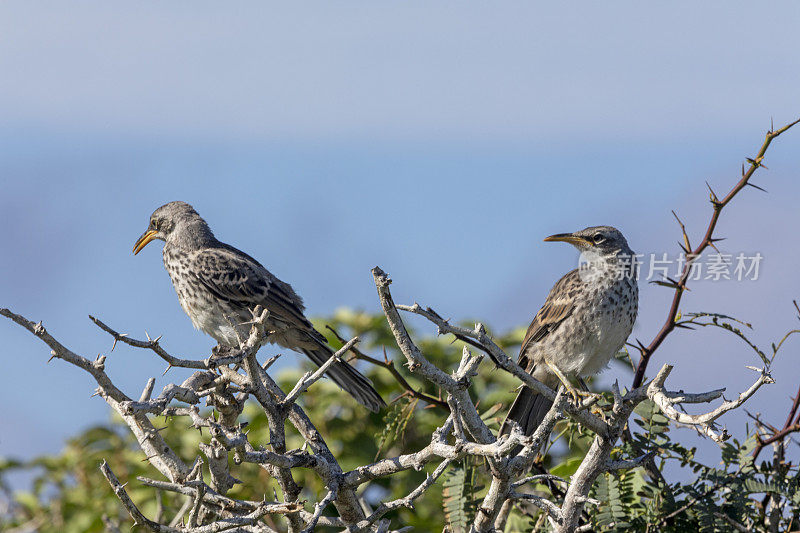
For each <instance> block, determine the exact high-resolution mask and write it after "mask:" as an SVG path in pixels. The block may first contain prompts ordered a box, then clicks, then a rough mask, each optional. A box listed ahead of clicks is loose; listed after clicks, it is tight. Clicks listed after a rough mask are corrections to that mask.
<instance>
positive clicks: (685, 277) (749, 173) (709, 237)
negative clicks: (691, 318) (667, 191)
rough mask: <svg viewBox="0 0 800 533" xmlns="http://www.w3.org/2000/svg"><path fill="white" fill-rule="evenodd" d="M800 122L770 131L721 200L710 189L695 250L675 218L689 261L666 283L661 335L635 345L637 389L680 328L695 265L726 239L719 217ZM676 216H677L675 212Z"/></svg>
mask: <svg viewBox="0 0 800 533" xmlns="http://www.w3.org/2000/svg"><path fill="white" fill-rule="evenodd" d="M798 123H800V119H797V120H795V121H794V122H791V123H789V124H787V125H786V126H784V127H782V128H779V129H777V130H776V129H774V128H770V130H769V131H768V132H767V134H766V136H765V138H764V142H763V144H762V145H761V148H760V149H759V151H758V154H757V155H756V156H755V157H753V158H747V162H748V165H749V166H748V167H747V169H746V170H745V166H744V165H742V174H741V178H740V179H739V181H737V182H736V184H735V185H734V186H733V188H732V189H731V190H730V191H728V194H726V195H725V196H724V197H723V198H721V199H720V198H719V197H718V196H717V194H716V193H715V192H714V191H713V190H712V189H711V187H710V186H709V200H710V201H711V208H712V211H711V218H710V219H709V221H708V226H707V227H706V230H705V233H704V235H703V238H702V239H701V240H700V242H699V243H698V245H697V246H696V247H695V248H692V247H691V245H690V241H689V236H688V234H687V233H686V227H685V226H684V224H683V222H681V220H680V219H679V218H678V215H675V218H676V219H677V220H678V224H679V225H680V227H681V234H682V239H683V244H681V245H680V246H681V249H682V250H683V252H684V253H685V254H686V262H685V263H684V264H683V269H682V270H681V275H680V276H679V277H678V279H677V281H674V280H673V281H670V282H669V283H665V284H666V285H667V286H670V287H671V288H672V289H673V290H674V295H673V297H672V303H671V304H670V307H669V311H668V312H667V318H666V320H665V321H664V325H663V326H661V329H660V330H659V331H658V333H656V336H655V337H654V338H653V340H652V341H650V344H648V345H647V346H645V345H643V344H642V343H638V345H632V346H633V347H634V348H635V349H636V350H638V351H639V353H640V359H639V364H638V365H637V367H636V373H635V374H634V377H633V385H632V387H633V388H636V387H639V386H641V385H642V383H644V379H645V371H646V370H647V365H648V363H649V362H650V358H651V357H652V356H653V352H655V351H656V350H657V349H658V347H659V346H661V343H663V342H664V340H665V339H666V338H667V336H668V335H669V334H670V333H672V331H673V330H674V329H675V328H676V327H677V323H676V322H677V321H676V320H675V317H677V316H678V312H679V310H680V304H681V299H682V298H683V293H684V292H685V291H686V290H687V288H686V285H687V282H688V281H689V277H690V276H691V273H692V264H693V263H694V262H695V261H696V260H697V259H698V258H699V257H700V256H701V255H702V253H703V252H704V251H706V249H708V248H709V247H710V248H715V246H714V243H715V242H717V241H720V240H722V239H720V238H719V237H715V236H714V230H715V229H716V228H717V222H719V217H720V215H721V214H722V210H723V209H724V208H725V207H726V206H727V205H728V204H729V203H730V202H731V201H732V200H733V198H734V197H735V196H736V195H737V194H738V193H739V192H740V191H741V190H742V189H744V188H745V187H748V186H750V187H754V188H756V189H758V188H759V187H758V186H756V185H754V184H753V183H751V182H750V179H751V178H752V177H753V174H755V172H756V170H758V169H759V168H760V167H763V166H764V165H763V161H764V157H765V156H766V154H767V150H768V149H769V146H770V144H771V143H772V141H773V140H775V139H776V138H777V137H778V136H780V135H781V134H782V133H785V132H786V131H788V130H789V129H790V128H792V127H793V126H795V125H797V124H798ZM673 214H675V212H674V211H673Z"/></svg>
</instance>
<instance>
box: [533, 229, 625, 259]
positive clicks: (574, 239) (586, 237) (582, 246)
mask: <svg viewBox="0 0 800 533" xmlns="http://www.w3.org/2000/svg"><path fill="white" fill-rule="evenodd" d="M545 241H548V242H549V241H562V242H568V243H570V244H571V245H573V246H574V247H575V248H577V249H578V250H580V251H581V253H586V252H590V253H592V252H593V253H595V254H598V255H601V256H604V257H606V256H609V255H617V254H619V253H622V254H626V255H632V254H633V252H632V251H631V249H630V247H629V246H628V241H626V240H625V237H624V236H623V235H622V233H621V232H620V231H619V230H618V229H617V228H614V227H612V226H592V227H590V228H586V229H582V230H580V231H576V232H575V233H559V234H557V235H551V236H549V237H547V238H546V239H545Z"/></svg>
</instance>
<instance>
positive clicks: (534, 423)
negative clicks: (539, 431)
mask: <svg viewBox="0 0 800 533" xmlns="http://www.w3.org/2000/svg"><path fill="white" fill-rule="evenodd" d="M552 405H553V402H551V401H550V400H548V399H547V398H545V397H544V396H542V395H541V394H539V393H537V392H534V391H533V390H532V389H530V388H529V387H522V390H520V391H519V394H517V399H516V400H514V403H513V404H511V409H509V410H508V414H507V415H506V419H505V420H504V421H503V425H502V426H500V435H505V434H507V433H511V424H509V421H510V420H513V421H514V422H516V423H517V424H519V425H520V427H521V428H522V431H523V432H524V433H525V436H531V435H533V432H534V431H536V428H538V427H539V424H541V423H542V420H544V417H545V415H546V414H547V411H549V410H550V407H552Z"/></svg>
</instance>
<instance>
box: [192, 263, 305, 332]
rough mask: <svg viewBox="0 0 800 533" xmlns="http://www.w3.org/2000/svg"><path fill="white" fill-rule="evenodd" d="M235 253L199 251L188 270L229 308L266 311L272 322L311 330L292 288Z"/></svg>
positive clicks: (299, 300)
mask: <svg viewBox="0 0 800 533" xmlns="http://www.w3.org/2000/svg"><path fill="white" fill-rule="evenodd" d="M237 252H238V251H236V250H225V249H208V250H202V251H200V252H199V253H197V254H195V255H194V257H193V258H192V261H193V262H194V264H193V265H192V268H190V271H191V272H192V273H194V275H195V276H197V279H198V280H199V281H200V283H201V284H202V285H203V286H204V287H206V289H208V290H209V291H210V292H211V293H212V294H213V295H214V296H216V297H217V298H220V299H221V300H223V301H226V302H228V303H229V304H232V305H238V306H241V307H244V308H248V309H252V308H254V307H255V306H257V305H261V306H263V307H264V308H265V309H268V310H269V312H270V315H271V317H272V318H273V319H277V320H280V321H282V322H285V323H287V324H289V325H292V326H295V327H299V328H301V329H307V328H311V327H312V326H311V323H310V322H309V321H308V319H306V317H305V315H304V314H303V310H304V307H303V300H302V299H301V298H300V297H299V296H298V295H297V294H296V293H295V292H294V290H292V287H291V286H290V285H289V284H287V283H284V282H282V281H281V280H279V279H278V278H276V277H275V276H273V275H272V274H271V273H270V272H269V271H267V269H265V268H264V267H263V266H261V265H260V264H259V263H258V262H256V261H254V260H252V259H251V258H250V257H249V256H246V255H245V254H243V253H237Z"/></svg>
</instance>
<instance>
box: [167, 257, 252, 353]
mask: <svg viewBox="0 0 800 533" xmlns="http://www.w3.org/2000/svg"><path fill="white" fill-rule="evenodd" d="M191 253H193V252H191V251H184V250H181V249H180V248H177V247H175V246H170V245H169V244H167V245H166V246H164V252H163V254H162V257H163V260H164V268H165V269H166V270H167V273H169V277H170V279H171V280H172V286H173V287H174V288H175V292H176V293H177V294H178V301H179V302H180V304H181V307H182V308H183V310H184V311H185V312H186V314H187V315H189V318H190V319H191V320H192V324H193V325H194V327H195V328H197V329H199V330H201V331H203V332H204V333H206V334H208V335H210V336H211V337H213V338H214V339H215V340H216V341H217V342H219V343H220V344H223V345H226V346H237V345H238V343H239V341H238V336H237V332H236V329H235V328H234V326H233V324H234V323H238V322H240V320H239V317H237V316H236V315H237V314H238V313H237V312H236V311H237V310H233V309H221V308H220V307H219V303H218V302H217V299H216V298H214V296H213V295H212V294H211V293H210V292H209V291H208V289H206V288H205V287H204V286H203V285H202V283H200V281H199V280H198V279H197V278H196V277H195V276H193V275H192V272H191V268H190V260H191V256H190V254H191ZM221 317H227V319H221ZM239 334H240V335H241V334H242V332H239Z"/></svg>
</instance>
